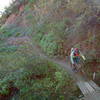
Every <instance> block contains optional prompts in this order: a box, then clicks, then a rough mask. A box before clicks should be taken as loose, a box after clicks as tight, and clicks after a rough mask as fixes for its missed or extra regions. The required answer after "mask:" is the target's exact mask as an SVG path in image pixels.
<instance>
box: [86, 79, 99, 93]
mask: <svg viewBox="0 0 100 100" xmlns="http://www.w3.org/2000/svg"><path fill="white" fill-rule="evenodd" d="M88 83H89V84H90V85H91V86H92V87H93V88H94V89H95V90H97V91H100V87H99V86H98V85H97V84H95V83H94V82H93V81H92V80H91V81H89V82H88Z"/></svg>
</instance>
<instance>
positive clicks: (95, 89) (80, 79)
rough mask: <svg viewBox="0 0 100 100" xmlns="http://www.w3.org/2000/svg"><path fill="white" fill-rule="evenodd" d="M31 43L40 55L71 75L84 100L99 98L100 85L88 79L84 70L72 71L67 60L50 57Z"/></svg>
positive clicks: (99, 99)
mask: <svg viewBox="0 0 100 100" xmlns="http://www.w3.org/2000/svg"><path fill="white" fill-rule="evenodd" d="M31 45H32V47H33V49H34V50H35V51H36V53H37V54H38V55H39V56H40V57H42V58H44V59H47V60H49V61H52V62H54V63H56V64H58V65H60V66H61V67H62V68H64V69H65V70H66V71H67V72H68V73H69V74H70V75H71V77H72V78H73V80H74V81H75V84H76V85H77V86H78V87H79V88H80V90H81V92H82V94H83V95H84V100H100V87H99V86H98V85H96V84H95V83H94V82H93V81H92V80H89V79H88V78H87V76H86V75H85V72H84V73H83V72H81V71H80V72H77V73H74V72H73V71H72V68H71V66H70V64H69V63H68V62H66V61H63V60H60V59H53V58H50V57H48V56H47V55H45V53H43V52H42V50H41V48H39V47H38V46H37V44H34V46H33V44H31Z"/></svg>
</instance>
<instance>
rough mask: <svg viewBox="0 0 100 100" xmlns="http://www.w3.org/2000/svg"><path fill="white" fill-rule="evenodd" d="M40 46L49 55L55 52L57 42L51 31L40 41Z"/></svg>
mask: <svg viewBox="0 0 100 100" xmlns="http://www.w3.org/2000/svg"><path fill="white" fill-rule="evenodd" d="M40 46H41V47H42V48H43V50H44V51H45V52H46V53H47V54H48V55H50V56H52V55H55V54H56V53H57V49H58V44H57V42H56V40H55V37H54V35H53V34H52V33H48V34H46V35H45V36H43V38H42V39H41V41H40Z"/></svg>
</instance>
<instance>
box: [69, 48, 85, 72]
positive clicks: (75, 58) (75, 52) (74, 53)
mask: <svg viewBox="0 0 100 100" xmlns="http://www.w3.org/2000/svg"><path fill="white" fill-rule="evenodd" d="M80 57H82V58H83V60H86V58H85V57H84V55H83V54H82V53H81V52H80V50H79V49H78V48H71V54H70V60H71V63H72V67H74V68H73V70H76V69H77V67H76V65H77V64H79V62H80Z"/></svg>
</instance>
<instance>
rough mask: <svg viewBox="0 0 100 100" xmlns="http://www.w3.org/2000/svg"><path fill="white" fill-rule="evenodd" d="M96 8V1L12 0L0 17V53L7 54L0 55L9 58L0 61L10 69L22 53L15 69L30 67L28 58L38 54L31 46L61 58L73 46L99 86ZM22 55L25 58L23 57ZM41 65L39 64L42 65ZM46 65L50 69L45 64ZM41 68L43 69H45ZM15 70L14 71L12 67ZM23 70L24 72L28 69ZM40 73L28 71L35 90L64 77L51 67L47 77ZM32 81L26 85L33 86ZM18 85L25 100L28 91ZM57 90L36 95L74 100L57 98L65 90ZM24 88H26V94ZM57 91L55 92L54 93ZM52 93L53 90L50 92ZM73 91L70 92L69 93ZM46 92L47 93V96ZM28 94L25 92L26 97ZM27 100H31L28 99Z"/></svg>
mask: <svg viewBox="0 0 100 100" xmlns="http://www.w3.org/2000/svg"><path fill="white" fill-rule="evenodd" d="M98 5H99V1H98V0H97V2H96V1H95V2H94V1H92V0H15V1H14V2H13V3H12V4H11V6H10V7H8V8H7V9H6V11H5V13H4V14H3V15H2V17H1V18H0V21H1V22H0V25H1V28H0V42H1V44H0V45H1V50H0V51H1V52H3V51H5V52H6V54H5V52H3V53H1V56H2V57H4V56H3V54H4V55H5V56H7V57H8V59H5V57H4V58H3V59H4V60H5V61H8V62H10V63H11V64H9V65H8V66H9V67H11V68H13V64H15V63H16V60H17V61H19V60H18V59H20V58H17V57H16V55H19V57H20V55H21V54H22V56H21V61H19V63H20V64H18V65H17V63H16V66H17V67H18V68H20V67H21V66H23V67H24V66H28V67H29V66H31V65H32V66H33V62H32V63H30V61H28V60H31V61H32V60H33V58H31V57H32V56H33V55H35V56H37V55H38V53H36V50H35V49H32V46H34V44H35V43H36V44H37V45H38V48H41V49H42V51H43V52H44V53H45V54H46V55H47V56H49V57H56V58H60V59H66V56H69V53H70V49H71V48H72V47H78V48H80V50H81V51H82V52H83V53H84V55H85V56H86V59H87V60H86V62H83V64H82V66H83V69H84V70H85V71H86V72H87V75H88V76H89V77H90V78H92V74H93V73H94V72H96V79H95V82H97V83H98V84H99V85H100V83H99V81H98V80H100V59H99V58H100V45H99V43H100V6H98ZM32 44H33V45H32ZM8 52H10V53H8ZM7 53H8V54H9V55H8V54H7ZM12 54H13V55H12ZM24 55H25V58H23V56H24ZM9 57H10V59H9ZM13 57H15V59H14V60H15V61H11V60H12V59H13ZM27 57H28V58H27ZM29 58H31V59H29ZM1 62H2V64H1V65H2V66H5V68H8V69H9V67H8V66H6V65H5V64H4V61H3V60H2V61H1ZM43 62H44V61H43ZM43 62H42V64H43V66H44V63H43ZM21 63H23V64H21ZM27 63H28V64H27ZM40 63H41V60H40ZM24 64H25V65H24ZM36 64H37V62H36ZM10 65H11V66H10ZM37 65H39V64H37ZM46 65H47V66H49V65H48V64H46ZM34 66H35V65H34ZM39 66H40V65H39ZM50 66H52V64H51V65H50ZM50 66H49V67H50ZM54 66H55V65H54ZM23 67H21V68H22V69H20V71H21V70H23ZM39 68H40V67H39ZM43 68H44V70H46V69H45V67H43ZM46 68H47V67H46ZM1 69H2V67H1ZM30 69H31V68H30ZM47 69H49V68H47ZM3 70H4V69H3ZM14 70H16V68H14ZM25 70H27V67H26V69H25ZM32 70H33V69H32ZM39 70H40V72H39V75H36V74H35V73H36V71H37V69H36V71H34V73H32V75H30V72H27V73H28V74H29V76H28V77H27V78H32V79H36V82H37V84H38V86H37V84H36V82H35V85H36V86H37V87H38V88H36V91H40V90H41V88H40V87H39V83H38V81H41V85H42V83H44V84H46V83H45V82H51V83H50V84H49V86H47V87H49V88H51V87H52V86H54V87H55V84H56V83H57V82H58V81H61V80H60V79H61V77H62V76H63V75H62V72H59V71H57V70H58V69H55V67H54V68H53V69H52V68H50V70H49V72H50V73H49V74H47V72H48V71H47V70H46V72H45V74H42V69H39ZM56 71H57V72H56ZM8 73H9V72H8ZM16 73H17V72H16ZM19 73H21V72H19ZM27 73H24V71H23V73H22V74H21V75H24V74H25V75H26V76H27ZM54 73H55V75H56V76H57V78H58V80H56V79H55V81H54V83H55V84H53V83H52V82H53V81H50V80H53V78H54V76H52V75H53V74H54ZM46 75H47V76H46ZM26 76H25V77H26ZM22 78H24V77H22ZM50 78H51V79H50ZM15 79H16V78H15ZM43 79H45V80H43ZM64 80H65V79H64ZM21 81H22V79H21ZM25 81H27V80H25ZM29 81H30V79H29ZM67 81H68V80H67ZM32 82H33V81H31V83H30V82H29V83H30V84H31V85H32ZM15 83H16V82H15ZM69 83H70V82H69ZM16 84H17V83H16ZM62 84H63V85H62ZM64 84H65V83H60V84H59V85H58V87H60V86H61V87H63V86H65V85H64ZM25 85H26V84H25ZM25 85H24V86H25ZM35 85H32V86H33V88H35ZM69 85H70V84H69ZM17 86H19V88H21V89H22V90H21V92H22V95H23V94H24V95H25V97H27V98H28V96H26V94H25V93H27V91H28V90H27V88H23V86H22V85H21V84H20V83H18V84H17ZM26 87H27V85H26ZM47 87H44V88H43V86H42V90H43V89H47ZM58 87H56V88H55V90H54V91H55V93H50V92H49V91H48V90H46V91H45V93H43V94H41V93H40V94H36V95H45V97H46V98H48V96H51V94H52V95H56V96H57V98H59V99H57V98H56V96H54V97H55V98H53V99H52V100H76V99H71V98H70V96H69V97H68V99H63V98H65V97H66V95H68V94H61V96H60V97H58V94H59V93H61V91H65V90H63V89H64V88H62V90H59V89H58ZM52 88H53V87H52ZM73 88H74V86H73ZM23 89H25V93H24V90H23ZM28 89H29V88H28ZM39 89H40V90H39ZM56 89H58V90H57V91H56ZM67 89H68V87H67ZM29 90H30V89H29ZM51 91H53V90H52V89H51ZM54 91H53V92H54ZM58 91H60V92H59V93H58ZM73 91H74V92H75V91H78V90H77V89H75V90H74V89H73ZM73 91H69V92H70V93H72V92H73ZM47 92H49V94H48V93H47ZM34 93H38V92H35V90H34ZM63 93H64V92H63ZM78 93H79V91H78ZM31 94H32V92H31ZM31 94H30V93H28V95H31ZM36 95H35V94H34V96H33V98H35V96H36ZM74 96H77V95H76V94H74V95H73V96H72V98H74ZM36 98H37V97H36ZM61 98H62V99H61ZM75 98H76V97H75ZM28 99H29V98H28ZM28 99H27V100H28ZM21 100H25V98H24V97H23V98H22V99H21ZM29 100H33V99H32V98H31V99H29ZM34 100H49V99H34Z"/></svg>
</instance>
